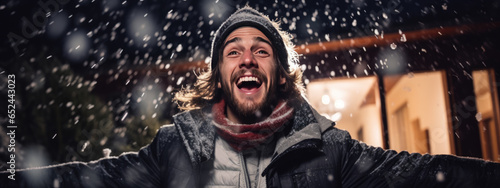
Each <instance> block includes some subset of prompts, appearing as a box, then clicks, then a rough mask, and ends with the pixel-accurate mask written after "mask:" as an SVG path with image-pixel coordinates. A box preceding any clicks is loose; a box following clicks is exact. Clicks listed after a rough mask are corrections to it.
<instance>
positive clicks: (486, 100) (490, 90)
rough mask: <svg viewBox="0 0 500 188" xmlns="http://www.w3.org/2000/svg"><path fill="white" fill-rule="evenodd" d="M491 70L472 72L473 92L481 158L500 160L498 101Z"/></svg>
mask: <svg viewBox="0 0 500 188" xmlns="http://www.w3.org/2000/svg"><path fill="white" fill-rule="evenodd" d="M494 76H495V75H494V71H493V70H478V71H473V72H472V79H473V83H474V94H475V96H476V105H477V114H476V119H477V121H478V123H479V134H480V137H481V149H482V152H483V158H484V159H487V160H491V161H500V139H499V138H498V136H499V135H500V128H499V126H498V124H499V123H498V121H499V120H498V117H499V116H498V101H497V98H496V97H495V96H497V91H496V85H495V82H494V80H495V79H494V78H495V77H494Z"/></svg>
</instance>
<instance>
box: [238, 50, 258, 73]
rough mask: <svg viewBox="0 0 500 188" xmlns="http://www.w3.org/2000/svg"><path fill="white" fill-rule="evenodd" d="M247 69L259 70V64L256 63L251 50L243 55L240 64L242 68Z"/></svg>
mask: <svg viewBox="0 0 500 188" xmlns="http://www.w3.org/2000/svg"><path fill="white" fill-rule="evenodd" d="M243 67H244V68H247V69H251V68H258V67H259V66H258V64H257V62H256V61H255V58H254V56H253V54H252V52H251V51H250V50H246V51H245V52H244V53H243V59H242V61H241V63H240V68H243Z"/></svg>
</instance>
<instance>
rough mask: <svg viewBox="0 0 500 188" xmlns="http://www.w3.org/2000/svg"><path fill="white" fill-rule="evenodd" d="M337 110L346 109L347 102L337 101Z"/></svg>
mask: <svg viewBox="0 0 500 188" xmlns="http://www.w3.org/2000/svg"><path fill="white" fill-rule="evenodd" d="M335 108H337V109H344V108H345V102H344V100H340V99H339V100H335Z"/></svg>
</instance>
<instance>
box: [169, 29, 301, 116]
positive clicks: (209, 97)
mask: <svg viewBox="0 0 500 188" xmlns="http://www.w3.org/2000/svg"><path fill="white" fill-rule="evenodd" d="M271 23H272V24H273V26H274V27H275V28H276V30H277V31H278V32H279V34H280V35H281V38H282V39H283V42H284V44H285V48H286V51H287V53H288V65H289V68H288V70H285V68H284V67H283V66H282V63H280V62H279V61H280V60H279V58H278V57H277V56H275V61H276V63H277V64H278V65H279V66H278V71H277V72H278V74H280V75H281V76H282V77H284V78H285V79H286V82H285V84H283V85H279V86H278V87H279V88H278V90H277V92H278V95H277V96H281V97H282V98H281V99H285V100H287V99H290V98H299V97H302V96H303V95H304V91H305V88H304V84H303V82H302V74H303V73H302V70H301V69H300V68H299V66H298V61H299V60H298V56H299V55H298V54H297V52H296V51H295V50H294V48H295V45H294V44H293V43H292V36H291V35H290V34H289V33H287V32H285V31H283V30H281V29H280V27H279V23H277V22H275V21H271ZM222 50H223V49H218V53H217V54H218V55H219V57H222ZM273 50H274V51H276V49H274V46H273ZM220 61H222V58H220V59H219V62H217V63H215V67H210V66H209V67H208V69H207V70H204V71H201V72H200V73H199V74H198V75H197V80H196V82H195V83H194V85H193V87H192V88H184V87H183V88H181V90H180V91H179V92H177V93H176V94H175V97H174V101H175V102H176V103H177V104H178V106H179V109H181V110H193V109H199V108H203V107H204V106H206V105H207V104H212V103H215V102H218V101H219V100H220V99H221V98H222V95H223V93H222V89H220V88H217V83H218V82H219V81H220V70H219V64H220Z"/></svg>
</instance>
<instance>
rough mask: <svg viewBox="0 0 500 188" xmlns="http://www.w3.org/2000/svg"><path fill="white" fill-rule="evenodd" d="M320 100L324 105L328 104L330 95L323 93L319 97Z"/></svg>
mask: <svg viewBox="0 0 500 188" xmlns="http://www.w3.org/2000/svg"><path fill="white" fill-rule="evenodd" d="M321 102H322V103H323V104H324V105H327V104H330V96H328V95H323V96H322V97H321Z"/></svg>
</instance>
